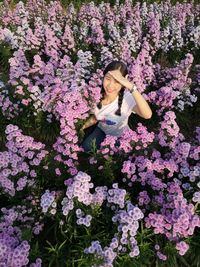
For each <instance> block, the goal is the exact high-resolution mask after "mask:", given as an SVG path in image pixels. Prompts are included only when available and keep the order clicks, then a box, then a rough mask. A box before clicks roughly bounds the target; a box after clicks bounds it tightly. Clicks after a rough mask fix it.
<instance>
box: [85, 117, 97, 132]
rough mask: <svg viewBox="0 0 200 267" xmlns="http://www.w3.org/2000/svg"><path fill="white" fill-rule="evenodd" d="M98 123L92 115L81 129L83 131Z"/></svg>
mask: <svg viewBox="0 0 200 267" xmlns="http://www.w3.org/2000/svg"><path fill="white" fill-rule="evenodd" d="M96 123H97V119H96V117H95V115H94V114H92V115H90V117H89V118H88V119H87V120H86V122H85V123H84V125H83V126H82V127H81V129H82V130H84V129H86V128H88V127H90V126H92V125H94V124H96Z"/></svg>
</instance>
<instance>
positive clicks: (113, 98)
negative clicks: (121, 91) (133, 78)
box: [104, 94, 118, 102]
mask: <svg viewBox="0 0 200 267" xmlns="http://www.w3.org/2000/svg"><path fill="white" fill-rule="evenodd" d="M117 97H118V95H106V94H105V95H104V100H106V101H108V102H113V101H114V100H115V99H116V98H117Z"/></svg>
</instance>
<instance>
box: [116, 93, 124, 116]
mask: <svg viewBox="0 0 200 267" xmlns="http://www.w3.org/2000/svg"><path fill="white" fill-rule="evenodd" d="M124 90H125V88H122V89H121V90H120V92H119V98H118V110H116V112H115V115H118V116H121V106H122V102H123V96H124Z"/></svg>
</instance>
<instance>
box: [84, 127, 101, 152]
mask: <svg viewBox="0 0 200 267" xmlns="http://www.w3.org/2000/svg"><path fill="white" fill-rule="evenodd" d="M105 137H106V134H105V133H104V131H102V130H101V129H100V128H99V127H98V126H96V127H95V129H94V131H93V132H92V133H91V134H90V135H89V136H87V137H86V139H85V140H83V142H82V144H81V145H82V147H83V149H84V150H85V152H88V151H90V150H91V148H92V143H93V142H94V141H95V142H96V148H97V149H99V148H100V144H101V142H102V141H103V140H104V139H105Z"/></svg>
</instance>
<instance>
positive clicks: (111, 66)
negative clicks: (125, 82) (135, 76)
mask: <svg viewBox="0 0 200 267" xmlns="http://www.w3.org/2000/svg"><path fill="white" fill-rule="evenodd" d="M117 69H119V71H120V72H121V74H122V76H124V77H125V76H126V75H127V74H128V69H127V66H126V64H125V63H123V62H122V61H117V60H114V61H112V62H111V63H109V64H108V65H107V66H106V68H105V69H104V71H103V74H104V76H105V75H106V73H107V72H108V71H112V70H117ZM124 90H125V87H122V88H121V90H120V92H119V98H118V109H117V110H116V112H115V114H116V115H118V116H121V106H122V101H123V96H124ZM104 96H105V90H104V88H103V84H102V87H101V99H100V102H99V103H98V105H97V107H98V108H99V109H101V108H102V104H101V101H102V100H103V99H104Z"/></svg>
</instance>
